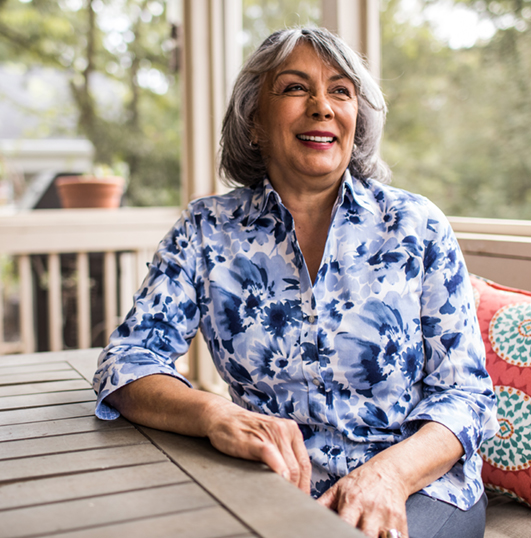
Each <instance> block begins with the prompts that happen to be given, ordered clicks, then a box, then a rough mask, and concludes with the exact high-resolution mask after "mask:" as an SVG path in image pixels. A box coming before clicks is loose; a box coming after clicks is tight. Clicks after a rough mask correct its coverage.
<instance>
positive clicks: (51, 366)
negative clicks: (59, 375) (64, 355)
mask: <svg viewBox="0 0 531 538" xmlns="http://www.w3.org/2000/svg"><path fill="white" fill-rule="evenodd" d="M61 370H69V371H71V370H72V367H71V366H70V365H69V364H68V363H67V362H66V361H61V362H50V363H44V364H20V365H19V364H17V365H15V366H4V365H3V363H2V359H0V376H1V377H3V376H5V375H14V374H28V373H36V372H58V371H61Z"/></svg>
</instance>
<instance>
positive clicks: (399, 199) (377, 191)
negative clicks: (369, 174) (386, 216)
mask: <svg viewBox="0 0 531 538" xmlns="http://www.w3.org/2000/svg"><path fill="white" fill-rule="evenodd" d="M366 185H367V189H368V191H369V192H370V193H371V196H372V197H373V198H374V202H375V204H376V205H377V206H378V207H379V208H380V209H381V210H383V211H386V210H387V209H388V208H389V207H394V208H395V209H400V210H402V211H411V212H415V213H417V214H418V215H419V217H420V216H424V217H425V218H433V219H437V220H446V217H445V215H444V213H443V212H442V210H441V209H440V208H439V207H438V206H437V205H436V204H435V203H434V202H432V201H431V200H430V199H429V198H427V197H426V196H424V195H422V194H418V193H414V192H410V191H407V190H405V189H402V188H399V187H395V186H392V185H388V184H384V183H380V182H379V181H375V180H368V181H367V182H366Z"/></svg>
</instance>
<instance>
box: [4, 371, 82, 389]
mask: <svg viewBox="0 0 531 538" xmlns="http://www.w3.org/2000/svg"><path fill="white" fill-rule="evenodd" d="M65 379H83V377H82V376H81V374H80V373H79V372H77V371H76V370H74V369H73V368H70V370H53V371H51V372H25V373H20V374H4V373H3V372H0V387H1V386H3V385H8V386H9V385H22V384H23V383H31V384H37V383H39V382H44V381H63V380H65Z"/></svg>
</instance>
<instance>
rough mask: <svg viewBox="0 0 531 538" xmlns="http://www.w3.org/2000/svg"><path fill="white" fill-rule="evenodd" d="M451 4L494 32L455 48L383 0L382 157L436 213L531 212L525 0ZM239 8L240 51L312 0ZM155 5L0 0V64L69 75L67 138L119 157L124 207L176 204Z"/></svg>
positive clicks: (171, 109) (166, 59)
mask: <svg viewBox="0 0 531 538" xmlns="http://www.w3.org/2000/svg"><path fill="white" fill-rule="evenodd" d="M416 1H417V3H418V5H419V6H420V8H424V9H426V8H430V7H431V6H433V5H434V4H438V3H440V2H441V1H442V0H416ZM445 1H446V0H445ZM409 3H410V4H411V1H410V2H409ZM446 3H451V0H448V1H447V2H446ZM453 3H454V4H456V5H457V4H461V5H462V6H465V7H467V8H468V9H471V10H473V11H474V12H475V13H477V14H478V16H479V17H480V18H483V19H486V20H489V21H490V22H491V23H492V24H493V25H494V27H495V29H496V31H495V32H494V33H493V36H492V37H491V38H489V39H487V40H484V41H478V42H477V43H476V44H475V45H474V46H472V47H469V48H458V49H452V48H450V46H449V45H448V43H446V42H445V41H443V40H442V39H441V38H440V37H437V32H436V31H434V28H433V26H432V25H430V23H429V22H428V21H426V20H424V21H422V20H421V21H420V22H419V20H412V19H411V18H408V17H405V16H404V10H403V4H402V2H401V0H381V22H382V24H381V28H382V79H381V85H382V88H383V91H384V93H385V96H386V99H387V102H388V105H389V115H388V121H387V125H386V131H385V136H384V141H383V145H382V155H383V157H384V158H385V160H386V161H387V162H388V163H389V165H390V166H391V168H392V170H393V175H394V179H393V182H394V184H395V185H396V186H399V187H402V188H405V189H408V190H411V191H414V192H419V193H422V194H424V195H426V196H428V197H429V198H430V199H432V200H433V201H434V202H435V203H437V204H438V205H439V206H440V207H441V208H442V209H443V210H444V211H445V212H446V213H447V214H453V215H467V216H483V217H500V218H523V219H531V151H529V148H530V147H531V129H530V128H529V125H531V0H497V1H494V0H492V1H488V0H455V1H454V2H453ZM242 8H243V33H242V35H241V36H238V37H237V38H238V39H240V40H241V42H242V45H243V49H244V56H247V55H248V54H249V52H250V51H251V50H253V49H254V48H255V47H256V46H257V45H258V44H259V43H260V42H261V41H262V40H263V39H264V38H265V37H266V36H267V35H269V33H271V32H272V31H273V30H276V29H279V28H284V27H288V26H293V25H301V26H307V25H318V24H319V22H320V19H321V2H320V0H283V1H280V0H242ZM164 9H165V3H164V2H163V1H162V0H32V1H31V0H24V1H21V0H0V62H6V61H13V59H16V61H17V62H19V63H21V64H24V65H26V66H32V65H44V66H51V67H54V68H56V69H60V70H62V71H63V72H64V73H65V74H66V75H67V76H68V78H69V81H70V88H71V92H72V97H73V102H74V103H75V105H76V108H77V111H78V113H79V121H78V134H81V135H84V136H86V137H87V138H89V139H90V140H91V141H92V142H93V144H94V146H95V147H96V153H97V161H98V162H101V163H106V164H109V165H113V163H115V162H116V161H124V162H126V163H127V165H128V167H129V169H130V174H131V177H130V186H129V191H128V196H129V203H130V204H132V205H167V204H177V203H178V202H179V183H180V165H179V161H180V147H181V136H182V135H181V116H180V93H179V91H178V84H177V79H178V74H176V73H174V72H173V70H172V68H171V67H170V65H171V64H172V63H173V64H174V63H175V41H172V40H170V39H169V25H168V23H167V22H166V19H165V13H164ZM95 75H99V76H100V77H105V79H106V80H110V81H112V83H113V84H114V85H115V86H114V87H115V88H116V92H117V95H119V107H118V110H112V111H111V112H110V111H109V110H108V109H106V108H105V106H103V105H102V104H101V102H100V101H99V100H98V99H97V96H96V94H97V92H96V91H95V89H96V88H94V83H95V82H94V81H97V80H101V78H99V79H98V78H95ZM55 113H58V112H55Z"/></svg>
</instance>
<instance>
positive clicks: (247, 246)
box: [94, 171, 497, 509]
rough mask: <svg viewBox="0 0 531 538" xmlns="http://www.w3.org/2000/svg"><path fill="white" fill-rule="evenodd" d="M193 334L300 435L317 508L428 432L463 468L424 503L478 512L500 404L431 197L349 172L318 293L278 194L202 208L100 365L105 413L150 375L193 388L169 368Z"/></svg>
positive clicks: (170, 237) (262, 190)
mask: <svg viewBox="0 0 531 538" xmlns="http://www.w3.org/2000/svg"><path fill="white" fill-rule="evenodd" d="M198 328H200V329H201V331H202V333H203V336H204V338H205V340H206V342H207V343H208V346H209V349H210V352H211V354H212V358H213V361H214V363H215V365H216V367H217V369H218V371H219V373H220V375H221V376H222V377H223V379H224V380H225V381H226V382H227V383H228V385H229V391H230V393H231V396H232V398H233V400H234V401H235V402H236V403H237V404H239V405H241V406H244V407H245V408H247V409H250V410H253V411H257V412H260V413H265V414H269V415H276V416H280V417H285V418H291V419H293V420H295V421H297V422H298V424H299V426H300V428H301V431H302V433H303V436H304V439H305V443H306V447H307V449H308V452H309V455H310V458H311V460H312V465H313V476H312V492H313V494H314V495H315V496H317V495H319V494H321V493H323V492H324V491H325V490H326V489H327V488H328V487H329V486H330V485H331V484H333V483H334V482H335V481H336V480H338V478H340V477H341V476H344V475H345V474H347V473H348V472H350V471H351V470H353V469H354V468H355V467H357V466H359V465H361V464H362V463H364V462H365V461H367V460H368V459H369V458H371V457H372V456H373V455H375V454H377V453H378V452H379V451H381V450H384V449H385V448H387V447H389V446H390V445H392V444H394V443H397V442H399V441H401V440H403V439H404V438H406V437H407V436H410V435H412V434H413V433H414V432H415V431H416V430H417V428H418V427H419V424H420V423H421V422H422V421H426V420H430V421H436V422H439V423H441V424H443V425H445V426H446V427H447V428H449V429H450V430H451V431H452V432H453V433H454V434H455V435H456V436H457V437H458V438H459V440H460V441H461V443H462V445H463V447H464V449H465V455H464V456H463V458H462V459H461V460H460V461H459V462H458V463H457V464H456V465H455V466H454V467H453V469H452V470H451V471H450V472H448V473H447V474H446V475H444V476H443V477H442V478H440V479H439V480H437V481H435V482H434V483H432V484H431V485H429V486H428V487H426V488H425V489H424V490H423V491H424V492H425V493H426V494H428V495H430V496H433V497H435V498H437V499H441V500H444V501H447V502H449V503H452V504H454V505H456V506H458V507H459V508H462V509H468V508H470V507H471V506H472V505H473V504H474V503H475V502H476V501H477V500H478V499H479V497H480V495H481V493H482V491H483V486H482V482H481V476H480V473H481V458H480V456H479V454H478V453H477V450H478V448H479V446H480V444H481V442H482V440H483V439H485V438H489V437H492V436H493V435H494V434H495V433H496V431H497V421H496V414H495V409H494V408H495V396H494V393H493V390H492V384H491V381H490V379H489V377H488V375H487V372H486V370H485V350H484V346H483V342H482V339H481V335H480V332H479V329H478V325H477V321H476V318H475V308H474V296H473V293H472V289H471V286H470V283H469V280H468V276H467V272H466V268H465V265H464V261H463V258H462V255H461V252H460V250H459V247H458V245H457V241H456V239H455V237H454V235H453V233H452V230H451V228H450V225H449V224H448V222H447V220H446V219H445V217H444V216H443V215H442V213H441V212H440V211H439V210H438V209H437V208H436V207H435V206H434V205H433V204H431V203H430V202H428V201H427V200H426V199H425V198H423V197H421V196H417V195H413V194H409V193H407V192H405V191H402V190H399V189H395V188H392V187H389V186H385V185H382V184H380V183H378V182H373V181H367V182H361V181H358V180H355V179H354V180H353V179H352V178H351V176H350V174H349V173H348V171H347V172H346V173H345V176H344V178H343V182H342V185H341V188H340V191H339V194H338V198H337V201H336V205H335V207H334V210H333V214H332V220H331V224H330V229H329V234H328V239H327V243H326V247H325V251H324V255H323V258H322V262H321V266H320V269H319V272H318V274H317V277H316V280H315V282H314V283H312V282H311V281H310V276H309V273H308V270H307V268H306V265H305V262H304V258H303V255H302V252H301V250H300V248H299V245H298V242H297V238H296V234H295V229H294V223H293V219H292V217H291V215H290V213H289V212H288V210H287V209H286V208H285V206H284V205H283V204H282V201H281V200H280V198H279V196H278V194H277V193H276V192H275V191H274V189H273V188H272V186H271V184H270V183H269V181H268V180H267V179H264V181H263V183H262V184H261V185H259V186H257V187H255V188H254V189H250V188H239V189H236V190H234V191H232V192H230V193H228V194H226V195H222V196H211V197H206V198H202V199H199V200H196V201H194V202H192V203H191V204H190V206H189V207H188V209H187V210H185V211H183V214H182V217H181V219H180V220H179V221H178V222H177V224H176V225H175V227H174V228H173V229H172V230H171V231H170V232H169V233H168V234H167V236H166V237H165V238H164V239H163V241H162V242H161V244H160V247H159V249H158V251H157V253H156V254H155V257H154V260H153V263H152V264H151V266H150V269H149V273H148V275H147V277H146V279H145V281H144V283H143V285H142V287H141V288H140V290H139V291H138V293H137V294H136V296H135V303H134V307H133V309H132V310H131V311H130V312H129V314H128V315H127V317H126V319H125V321H124V322H123V323H122V325H120V327H118V329H117V330H116V331H115V332H114V334H113V335H112V337H111V341H110V344H109V345H108V346H107V348H106V349H105V350H104V351H103V353H102V355H101V357H100V361H99V368H98V370H97V372H96V376H95V380H94V387H95V389H96V391H97V392H98V404H97V409H96V414H97V415H98V416H99V417H100V418H103V419H113V418H116V417H117V416H118V412H117V411H116V410H115V409H113V408H111V407H109V406H107V405H106V403H105V401H104V398H105V397H106V396H107V395H109V394H110V393H111V392H112V391H114V390H116V389H117V388H119V387H121V386H123V385H125V384H127V383H129V382H131V381H134V380H136V379H139V378H141V377H143V376H146V375H150V374H155V373H163V374H168V375H172V376H174V377H177V378H179V379H182V381H183V382H185V383H187V381H186V380H185V379H184V378H182V376H180V375H179V374H178V373H177V371H176V369H175V367H174V361H175V360H176V359H177V358H178V357H179V356H180V355H182V354H184V353H185V352H186V351H187V349H188V345H189V342H190V340H191V339H192V338H193V337H194V335H195V334H196V331H197V329H198Z"/></svg>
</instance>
